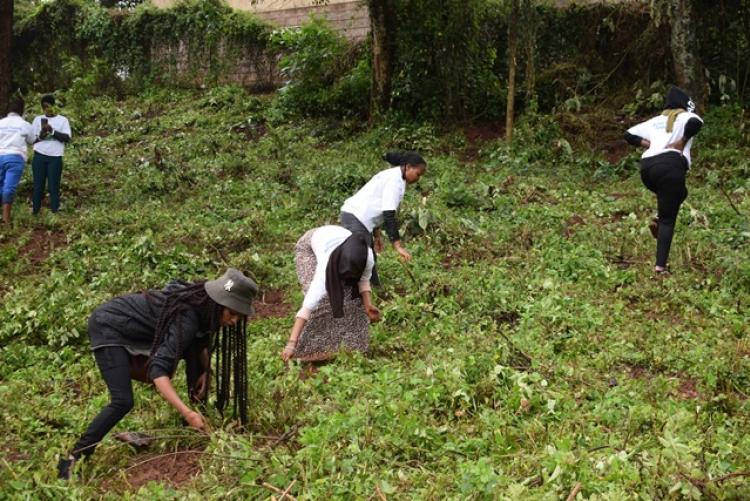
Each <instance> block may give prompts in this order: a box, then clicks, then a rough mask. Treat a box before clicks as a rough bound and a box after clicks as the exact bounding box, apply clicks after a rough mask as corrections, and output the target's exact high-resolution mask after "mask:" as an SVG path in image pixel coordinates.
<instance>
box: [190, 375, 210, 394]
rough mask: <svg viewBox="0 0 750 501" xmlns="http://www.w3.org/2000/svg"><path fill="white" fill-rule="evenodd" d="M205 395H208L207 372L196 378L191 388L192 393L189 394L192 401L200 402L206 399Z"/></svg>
mask: <svg viewBox="0 0 750 501" xmlns="http://www.w3.org/2000/svg"><path fill="white" fill-rule="evenodd" d="M207 393H208V371H206V372H204V373H203V374H201V375H200V376H199V377H198V380H197V381H196V382H195V386H194V387H193V391H192V393H191V394H190V397H191V398H192V399H193V400H194V401H200V400H203V399H204V398H206V394H207Z"/></svg>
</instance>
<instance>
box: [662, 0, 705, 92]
mask: <svg viewBox="0 0 750 501" xmlns="http://www.w3.org/2000/svg"><path fill="white" fill-rule="evenodd" d="M670 2H671V7H672V9H671V16H670V27H671V39H670V48H671V49H672V59H673V60H674V72H675V77H676V78H677V85H679V86H680V87H682V88H683V89H685V90H687V91H688V92H689V93H690V95H691V97H692V98H693V99H694V100H695V101H696V102H698V103H700V104H703V102H704V98H705V93H706V89H705V86H706V83H705V78H704V76H703V65H702V64H701V61H700V58H699V57H698V55H697V40H696V38H695V30H694V29H692V28H693V26H694V24H693V23H692V18H693V12H692V6H691V0H670Z"/></svg>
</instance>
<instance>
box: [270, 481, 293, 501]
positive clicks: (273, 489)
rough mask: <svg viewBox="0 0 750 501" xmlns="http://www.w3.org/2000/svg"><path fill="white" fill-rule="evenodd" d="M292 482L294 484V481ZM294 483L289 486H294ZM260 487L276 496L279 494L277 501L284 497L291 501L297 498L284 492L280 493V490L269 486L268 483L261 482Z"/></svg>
mask: <svg viewBox="0 0 750 501" xmlns="http://www.w3.org/2000/svg"><path fill="white" fill-rule="evenodd" d="M294 482H296V480H295V481H294ZM294 482H292V484H291V485H294ZM261 485H262V486H263V487H265V488H266V489H269V490H272V491H273V492H275V493H276V494H281V497H280V498H279V501H281V500H282V499H284V497H287V498H289V499H291V500H292V501H297V498H295V497H294V496H292V495H290V494H287V493H286V491H282V490H281V489H279V488H278V487H276V486H275V485H271V484H269V483H268V482H263V483H262V484H261Z"/></svg>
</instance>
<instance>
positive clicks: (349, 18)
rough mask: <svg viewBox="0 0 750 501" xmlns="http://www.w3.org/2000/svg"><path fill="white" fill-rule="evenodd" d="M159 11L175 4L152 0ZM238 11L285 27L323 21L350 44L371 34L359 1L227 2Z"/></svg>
mask: <svg viewBox="0 0 750 501" xmlns="http://www.w3.org/2000/svg"><path fill="white" fill-rule="evenodd" d="M151 1H152V3H153V4H154V5H156V6H157V7H164V8H166V7H171V6H172V5H174V3H175V1H176V0H151ZM226 2H227V5H229V6H230V7H232V8H234V9H237V10H244V11H248V12H252V13H253V14H255V15H257V16H258V17H259V18H261V19H264V20H266V21H268V22H269V23H272V24H275V25H278V26H282V27H291V26H300V25H302V24H305V23H306V22H307V21H308V20H309V19H310V16H311V15H315V16H318V17H323V18H325V19H326V20H328V22H329V23H330V24H331V26H332V27H333V29H335V30H336V31H338V32H339V33H341V34H342V35H344V36H345V37H346V38H347V39H349V40H351V41H360V40H364V39H365V38H366V37H367V35H368V33H369V32H370V16H369V14H368V12H367V6H366V5H365V3H364V1H360V0H327V1H326V2H325V4H324V5H315V4H314V2H313V1H312V0H258V1H256V2H253V0H226Z"/></svg>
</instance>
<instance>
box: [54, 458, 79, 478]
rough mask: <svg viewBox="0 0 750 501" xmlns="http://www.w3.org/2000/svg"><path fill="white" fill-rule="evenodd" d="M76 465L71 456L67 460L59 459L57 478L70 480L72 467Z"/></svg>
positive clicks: (74, 459)
mask: <svg viewBox="0 0 750 501" xmlns="http://www.w3.org/2000/svg"><path fill="white" fill-rule="evenodd" d="M75 464H76V458H75V457H73V456H72V455H70V456H68V457H67V458H60V462H59V463H57V478H59V479H61V480H70V479H71V478H72V477H73V467H74V466H75Z"/></svg>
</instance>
